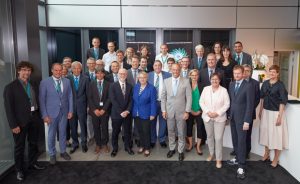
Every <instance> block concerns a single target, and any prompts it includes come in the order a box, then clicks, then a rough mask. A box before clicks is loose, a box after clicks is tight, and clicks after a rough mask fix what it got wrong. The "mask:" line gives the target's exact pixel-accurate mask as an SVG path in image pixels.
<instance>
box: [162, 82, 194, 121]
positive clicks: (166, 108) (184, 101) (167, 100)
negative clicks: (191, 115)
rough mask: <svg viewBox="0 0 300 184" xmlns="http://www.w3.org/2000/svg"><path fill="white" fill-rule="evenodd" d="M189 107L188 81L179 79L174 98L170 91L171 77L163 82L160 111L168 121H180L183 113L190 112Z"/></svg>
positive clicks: (189, 87)
mask: <svg viewBox="0 0 300 184" xmlns="http://www.w3.org/2000/svg"><path fill="white" fill-rule="evenodd" d="M191 106H192V89H191V85H190V82H189V79H186V78H182V77H180V79H179V84H178V88H177V93H176V95H175V96H173V90H172V77H170V78H168V79H166V80H164V87H163V92H162V95H161V111H162V112H167V115H168V119H182V118H183V114H184V113H185V112H191Z"/></svg>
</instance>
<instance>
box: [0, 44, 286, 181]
mask: <svg viewBox="0 0 300 184" xmlns="http://www.w3.org/2000/svg"><path fill="white" fill-rule="evenodd" d="M92 45H93V47H92V48H90V49H89V50H88V51H87V61H86V66H83V64H82V63H81V62H79V61H74V62H72V59H71V58H70V57H65V58H64V59H63V62H62V64H61V63H54V64H53V65H52V67H51V72H52V76H50V77H48V78H45V79H43V80H42V81H41V83H40V84H39V86H38V85H37V84H35V83H33V82H32V81H30V75H31V73H32V72H33V69H34V68H33V66H32V64H31V63H29V62H26V61H22V62H19V63H18V64H17V73H18V77H17V79H16V80H15V81H13V82H11V83H10V84H8V85H7V86H6V87H5V90H4V101H5V109H6V114H7V119H8V122H9V125H10V128H11V129H12V132H13V136H14V140H15V163H16V164H15V166H16V170H17V179H18V180H23V179H24V172H23V171H24V149H25V138H26V136H27V137H28V142H29V164H30V167H31V168H33V169H44V167H42V166H40V165H39V164H38V163H37V161H36V160H37V151H38V150H37V144H36V143H37V136H36V135H37V132H36V131H37V129H36V128H35V127H36V126H37V124H38V123H39V119H40V117H41V118H42V120H43V122H44V123H45V126H48V128H49V129H48V142H47V146H48V150H49V155H50V164H52V165H54V164H55V163H56V147H55V142H56V139H58V140H59V148H60V156H61V157H62V158H63V159H65V160H71V156H70V154H73V153H74V152H76V150H77V149H78V148H79V145H81V149H82V152H84V153H85V152H87V151H88V148H89V143H90V142H92V141H93V140H94V141H95V143H96V147H95V150H94V152H95V154H101V153H110V155H111V157H115V156H117V154H118V151H119V146H118V140H119V134H121V135H122V139H123V142H124V147H125V151H126V152H127V153H128V154H129V155H134V154H135V153H134V151H133V149H132V147H133V145H134V143H136V145H137V146H138V150H137V153H138V154H144V156H145V157H148V156H149V155H150V154H151V149H152V148H153V147H155V145H156V143H157V141H158V142H159V144H160V146H161V147H162V148H167V147H169V151H168V153H167V158H171V157H172V156H174V154H175V153H176V147H177V151H178V153H179V154H178V159H179V161H183V160H184V158H185V156H184V152H190V151H191V150H192V149H193V147H194V144H193V127H194V124H196V128H195V129H196V130H197V134H196V135H195V136H196V137H197V141H196V145H195V148H196V149H195V150H196V152H197V154H198V155H202V154H203V152H202V149H201V145H202V144H204V143H205V142H207V144H208V148H209V156H208V158H207V161H212V160H214V158H215V160H216V167H217V168H221V167H222V147H223V134H224V130H225V125H226V122H227V121H229V122H230V127H231V134H232V142H233V148H234V149H233V152H232V153H231V154H232V155H235V157H234V158H233V159H231V160H229V161H227V163H228V164H230V165H238V169H237V177H238V178H240V179H244V178H245V177H246V174H245V166H246V159H247V158H248V157H249V153H250V150H251V130H252V125H253V120H254V119H256V107H257V106H258V104H259V102H260V101H261V106H260V108H259V109H260V110H259V115H258V116H259V118H260V119H261V123H260V138H259V141H260V144H262V145H264V146H265V154H264V156H263V159H262V160H263V161H265V162H268V161H269V160H270V154H269V153H270V150H275V156H274V159H273V160H272V162H271V166H272V167H276V166H277V164H278V161H279V156H280V151H281V150H283V149H286V148H288V136H287V133H288V132H287V124H286V118H285V115H284V107H285V105H286V103H287V91H286V89H285V87H284V85H283V83H282V82H281V81H280V80H279V67H278V66H277V65H273V66H271V67H270V68H269V73H270V74H269V77H270V79H269V80H266V81H265V82H264V83H263V84H262V87H261V89H260V86H259V82H257V81H256V80H254V79H252V78H251V75H252V60H251V56H250V55H249V54H247V53H245V52H243V45H242V43H241V42H239V41H237V42H235V43H234V50H235V53H234V54H231V49H230V47H228V46H222V44H221V43H220V42H216V43H215V44H214V46H213V52H212V53H209V54H207V55H205V53H204V47H203V46H202V45H197V46H196V47H195V52H196V57H195V58H193V59H192V60H191V59H190V58H189V57H183V58H181V59H180V60H179V61H177V62H176V61H175V59H174V57H173V56H172V55H171V54H169V53H168V46H167V45H166V44H163V45H161V47H160V50H161V53H160V54H158V55H157V56H156V57H155V61H154V62H148V59H149V49H148V48H147V47H146V46H143V47H142V48H141V51H140V53H141V54H140V56H137V55H135V54H134V49H133V48H127V49H126V51H125V53H124V52H123V51H121V50H118V51H115V44H114V42H109V43H108V44H107V47H108V50H109V51H108V52H107V53H105V51H104V50H103V49H101V48H100V47H99V46H100V39H99V38H93V39H92ZM83 67H87V71H86V72H85V73H84V72H83ZM109 119H111V123H112V133H111V146H112V149H111V148H110V146H109V145H108V142H109V130H108V122H109ZM78 124H79V125H80V143H79V139H78V135H79V134H78ZM157 126H158V131H157ZM71 138H72V143H70V141H69V140H70V139H71ZM167 139H168V141H167ZM167 143H168V144H167ZM67 146H71V150H70V152H69V153H70V154H69V153H67V149H66V147H67Z"/></svg>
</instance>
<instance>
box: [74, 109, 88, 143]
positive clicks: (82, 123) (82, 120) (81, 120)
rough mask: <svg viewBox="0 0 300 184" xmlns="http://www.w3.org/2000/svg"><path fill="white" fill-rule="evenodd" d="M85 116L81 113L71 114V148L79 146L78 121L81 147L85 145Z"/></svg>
mask: <svg viewBox="0 0 300 184" xmlns="http://www.w3.org/2000/svg"><path fill="white" fill-rule="evenodd" d="M86 119H87V114H86V113H84V112H82V113H81V114H78V113H73V117H72V118H71V119H70V124H71V137H72V147H73V148H74V147H76V146H78V145H79V141H78V121H79V124H80V130H81V132H80V138H81V146H82V145H86V144H87V123H86Z"/></svg>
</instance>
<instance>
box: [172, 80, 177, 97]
mask: <svg viewBox="0 0 300 184" xmlns="http://www.w3.org/2000/svg"><path fill="white" fill-rule="evenodd" d="M177 84H178V79H175V81H174V82H173V96H176V93H177V87H178V86H177Z"/></svg>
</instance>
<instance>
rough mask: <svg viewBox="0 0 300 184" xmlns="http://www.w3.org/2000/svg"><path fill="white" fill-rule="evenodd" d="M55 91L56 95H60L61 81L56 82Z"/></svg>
mask: <svg viewBox="0 0 300 184" xmlns="http://www.w3.org/2000/svg"><path fill="white" fill-rule="evenodd" d="M56 91H57V92H58V93H61V81H60V80H56Z"/></svg>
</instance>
